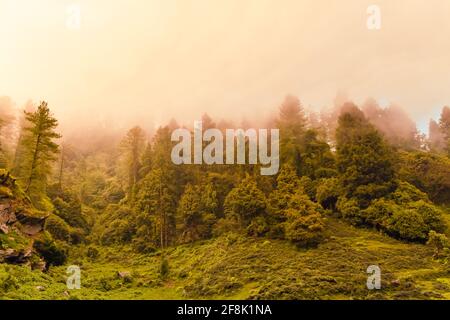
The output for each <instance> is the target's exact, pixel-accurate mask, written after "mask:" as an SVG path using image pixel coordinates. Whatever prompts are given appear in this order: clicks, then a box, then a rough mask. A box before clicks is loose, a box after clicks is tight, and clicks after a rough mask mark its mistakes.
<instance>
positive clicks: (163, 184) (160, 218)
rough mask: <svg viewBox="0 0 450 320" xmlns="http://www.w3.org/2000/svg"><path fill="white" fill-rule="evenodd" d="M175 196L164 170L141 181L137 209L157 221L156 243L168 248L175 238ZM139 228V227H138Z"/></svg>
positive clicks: (151, 172)
mask: <svg viewBox="0 0 450 320" xmlns="http://www.w3.org/2000/svg"><path fill="white" fill-rule="evenodd" d="M175 200H176V198H175V195H174V193H173V192H172V188H170V186H169V184H168V181H167V178H166V176H164V173H163V170H162V169H152V171H150V172H149V174H148V175H147V176H146V177H145V178H144V179H143V180H142V181H141V183H140V188H139V192H138V193H137V197H136V207H137V209H138V210H140V211H141V212H143V213H144V214H145V215H148V216H151V217H152V219H153V221H155V226H154V227H155V228H156V229H157V230H158V232H157V233H156V232H155V235H156V234H157V238H156V239H153V240H154V242H155V243H157V242H159V246H160V247H161V249H164V248H166V247H167V246H168V245H169V244H170V243H171V242H173V238H174V236H175ZM138 227H139V226H138Z"/></svg>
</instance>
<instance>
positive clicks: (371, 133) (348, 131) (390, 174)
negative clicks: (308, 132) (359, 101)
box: [336, 104, 395, 207]
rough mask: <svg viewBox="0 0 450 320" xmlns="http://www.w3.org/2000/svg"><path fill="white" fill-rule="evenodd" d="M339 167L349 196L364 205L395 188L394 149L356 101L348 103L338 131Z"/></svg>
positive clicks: (344, 188) (342, 182) (344, 187)
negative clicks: (356, 104) (365, 115)
mask: <svg viewBox="0 0 450 320" xmlns="http://www.w3.org/2000/svg"><path fill="white" fill-rule="evenodd" d="M336 140H337V166H338V170H339V173H340V174H341V176H340V179H341V185H342V187H343V190H344V194H345V196H346V197H347V198H352V197H355V198H356V199H358V202H359V204H360V206H361V207H367V206H368V205H369V203H370V201H371V200H372V199H376V198H380V197H383V196H385V195H386V194H388V193H389V192H391V191H393V189H395V184H394V182H393V179H394V169H393V164H392V151H391V150H390V148H389V147H388V145H387V144H386V142H385V141H384V139H383V137H382V136H381V135H380V133H379V132H378V131H377V130H376V129H375V128H374V127H373V126H372V125H371V124H370V123H369V122H368V121H367V120H366V118H365V117H364V114H363V113H362V111H361V110H359V108H358V107H356V106H355V105H353V104H346V105H345V106H344V108H343V111H342V114H341V116H340V117H339V121H338V128H337V130H336Z"/></svg>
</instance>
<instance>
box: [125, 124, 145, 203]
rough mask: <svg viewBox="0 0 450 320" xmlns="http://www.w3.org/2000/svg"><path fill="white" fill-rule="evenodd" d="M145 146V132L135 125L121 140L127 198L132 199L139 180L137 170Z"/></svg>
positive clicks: (138, 169) (139, 167)
mask: <svg viewBox="0 0 450 320" xmlns="http://www.w3.org/2000/svg"><path fill="white" fill-rule="evenodd" d="M144 148H145V132H144V130H142V129H141V128H140V127H138V126H136V127H133V128H132V129H130V130H129V131H128V132H127V134H126V136H125V138H124V139H123V140H122V142H121V149H122V152H123V157H122V160H123V165H124V167H125V171H126V176H127V182H128V186H127V188H128V190H127V191H128V199H129V200H130V201H133V198H134V192H135V187H136V184H137V182H138V180H139V177H140V176H139V171H140V169H141V167H142V162H141V160H142V155H143V153H144V150H145V149H144Z"/></svg>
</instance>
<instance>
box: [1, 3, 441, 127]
mask: <svg viewBox="0 0 450 320" xmlns="http://www.w3.org/2000/svg"><path fill="white" fill-rule="evenodd" d="M72 3H78V4H79V5H80V8H81V26H80V29H79V30H70V29H68V28H67V27H66V25H65V23H66V19H67V14H66V8H67V5H69V4H72ZM370 4H378V5H379V6H380V8H381V13H382V28H381V30H379V31H370V30H368V29H367V27H366V19H367V13H366V9H367V7H368V5H370ZM449 52H450V1H448V0H428V1H424V0H371V1H366V0H345V1H342V0H292V1H289V0H278V1H275V0H214V1H212V0H140V1H139V0H78V1H77V0H70V1H68V0H0V96H2V95H7V96H11V97H12V98H13V99H14V100H15V101H16V102H17V104H18V105H22V104H23V103H24V102H25V101H26V100H28V99H33V100H35V101H40V100H43V99H45V100H47V101H48V102H49V104H50V107H51V108H52V109H53V110H54V112H55V114H56V116H57V117H58V118H59V119H60V122H61V125H62V126H63V127H70V126H72V127H74V126H76V125H77V124H80V123H81V122H83V123H90V122H92V121H98V120H99V119H103V121H104V123H105V124H106V125H111V126H120V125H125V126H128V125H129V124H130V123H139V124H141V125H144V126H151V125H152V124H157V123H160V122H161V121H165V120H166V119H168V118H170V117H172V116H173V117H175V118H177V119H184V121H186V122H191V121H193V120H194V119H198V118H199V116H200V115H201V113H202V112H204V111H208V113H210V114H211V115H212V116H214V117H232V118H236V117H241V116H242V117H246V118H249V119H251V118H252V117H253V116H254V115H255V114H257V115H258V116H261V115H266V114H268V113H269V112H271V111H273V110H274V108H276V107H277V106H278V105H279V103H280V102H281V100H282V99H283V97H284V96H285V95H286V94H287V93H292V94H295V95H298V96H299V97H300V99H301V100H302V101H303V103H304V105H305V106H313V107H314V108H316V109H317V110H319V109H320V108H322V107H324V106H329V105H331V104H332V101H333V98H334V96H335V94H336V91H337V90H339V89H342V88H345V89H346V90H347V91H348V92H349V95H350V97H352V98H353V99H354V100H355V101H356V102H361V101H362V100H363V99H364V98H365V97H368V96H373V97H375V98H377V99H379V100H381V101H382V103H383V104H386V103H388V102H390V101H391V102H395V103H398V104H400V105H402V106H403V107H404V108H405V109H406V110H407V111H408V112H409V113H410V114H411V115H412V116H413V118H414V119H415V120H416V121H418V122H419V125H420V127H421V128H423V127H424V124H425V123H427V122H428V119H429V118H430V117H431V116H433V117H436V116H437V115H438V114H439V110H440V109H441V108H442V106H443V105H445V104H450V59H449Z"/></svg>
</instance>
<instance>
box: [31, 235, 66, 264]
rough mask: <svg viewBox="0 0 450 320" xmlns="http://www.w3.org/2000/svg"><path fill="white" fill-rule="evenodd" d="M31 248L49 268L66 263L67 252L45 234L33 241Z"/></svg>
mask: <svg viewBox="0 0 450 320" xmlns="http://www.w3.org/2000/svg"><path fill="white" fill-rule="evenodd" d="M33 248H34V249H35V250H36V252H37V253H38V254H39V255H41V256H42V257H43V258H44V260H45V261H46V262H47V264H48V265H49V266H59V265H63V264H64V263H65V262H66V259H67V250H65V249H63V248H62V246H61V245H58V244H57V243H56V242H55V241H54V240H53V239H52V237H51V236H50V234H49V233H47V232H45V233H44V234H43V235H42V236H41V238H39V239H36V240H35V241H34V244H33Z"/></svg>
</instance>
